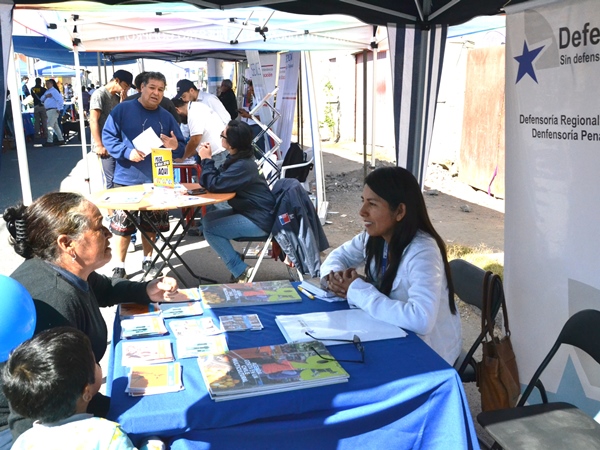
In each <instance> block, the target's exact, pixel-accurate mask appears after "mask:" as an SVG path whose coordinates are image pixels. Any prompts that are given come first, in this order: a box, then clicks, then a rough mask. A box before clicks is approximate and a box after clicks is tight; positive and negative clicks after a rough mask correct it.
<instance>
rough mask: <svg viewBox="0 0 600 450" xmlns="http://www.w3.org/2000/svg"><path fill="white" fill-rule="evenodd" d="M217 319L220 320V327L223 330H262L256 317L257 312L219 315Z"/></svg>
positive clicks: (261, 325)
mask: <svg viewBox="0 0 600 450" xmlns="http://www.w3.org/2000/svg"><path fill="white" fill-rule="evenodd" d="M219 321H220V322H221V329H222V330H223V331H245V330H262V329H263V328H264V327H263V324H262V323H261V321H260V319H259V318H258V314H238V315H234V316H221V317H220V318H219Z"/></svg>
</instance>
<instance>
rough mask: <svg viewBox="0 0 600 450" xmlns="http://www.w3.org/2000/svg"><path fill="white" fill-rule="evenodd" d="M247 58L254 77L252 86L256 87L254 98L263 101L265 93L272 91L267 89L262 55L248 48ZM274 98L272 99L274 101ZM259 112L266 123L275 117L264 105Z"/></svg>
mask: <svg viewBox="0 0 600 450" xmlns="http://www.w3.org/2000/svg"><path fill="white" fill-rule="evenodd" d="M246 59H247V60H248V67H249V70H250V78H251V79H252V86H253V87H254V98H255V99H256V101H257V102H259V101H261V100H262V99H263V98H264V97H265V95H267V94H268V93H269V92H270V91H267V86H266V83H265V79H264V77H263V71H262V66H261V64H260V57H259V56H258V51H256V50H246ZM272 101H273V99H271V100H270V102H272ZM259 111H260V112H259V113H258V115H259V116H260V121H261V122H262V123H264V124H265V125H268V124H269V122H271V120H272V119H273V114H272V113H271V110H270V109H269V108H267V107H262V108H261V109H260V110H259Z"/></svg>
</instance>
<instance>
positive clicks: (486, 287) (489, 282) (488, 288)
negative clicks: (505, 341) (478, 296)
mask: <svg viewBox="0 0 600 450" xmlns="http://www.w3.org/2000/svg"><path fill="white" fill-rule="evenodd" d="M495 295H498V296H499V298H500V302H501V307H502V316H503V317H504V330H505V332H506V336H510V328H509V326H508V314H507V311H506V299H505V297H504V288H503V285H502V279H501V278H500V277H499V276H498V275H496V274H494V273H492V272H490V271H488V272H486V273H485V276H484V279H483V309H482V311H481V329H482V332H484V331H485V332H487V334H489V335H490V337H494V320H492V310H493V302H494V297H495Z"/></svg>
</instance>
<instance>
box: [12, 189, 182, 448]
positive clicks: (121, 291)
mask: <svg viewBox="0 0 600 450" xmlns="http://www.w3.org/2000/svg"><path fill="white" fill-rule="evenodd" d="M4 220H5V221H6V223H7V229H8V230H9V232H10V234H11V236H12V238H11V245H13V247H14V249H15V251H16V252H17V254H19V255H20V256H22V257H23V258H25V261H24V262H23V263H22V264H21V265H20V266H19V267H18V268H17V269H16V270H15V271H14V272H13V273H12V275H11V277H12V278H14V279H15V280H17V281H18V282H20V283H21V284H22V285H23V286H24V287H25V288H26V289H27V290H28V291H29V293H30V294H31V296H32V298H33V301H34V304H35V309H36V316H37V322H36V329H35V334H37V333H39V332H41V331H43V330H46V329H48V328H53V327H57V326H71V327H74V328H77V329H79V330H81V331H83V332H84V333H85V334H86V335H87V336H88V337H89V338H90V341H91V344H92V350H93V352H94V356H95V357H96V361H100V360H101V359H102V357H103V356H104V353H105V351H106V343H107V341H108V332H107V328H106V323H105V322H104V319H103V317H102V314H101V312H100V307H101V306H112V305H115V304H118V303H125V302H137V303H150V302H159V301H162V302H164V301H169V300H170V299H171V297H172V296H174V295H175V294H176V293H177V282H176V281H175V280H174V279H173V278H162V279H156V280H153V281H150V282H147V283H136V282H131V281H127V280H118V281H113V280H111V279H110V278H108V277H106V276H104V275H100V274H98V273H96V272H95V271H96V269H99V268H100V267H102V266H104V265H105V264H106V263H108V262H109V261H110V259H111V249H110V242H109V239H110V237H111V236H112V234H111V233H110V231H108V229H107V228H106V227H104V226H103V225H102V215H101V214H100V211H99V210H98V208H97V207H96V206H95V205H94V204H92V203H90V202H89V201H88V200H86V199H85V198H84V197H82V196H81V195H79V194H74V193H67V192H53V193H50V194H46V195H44V196H42V197H40V198H39V199H37V200H36V201H35V202H33V203H32V204H31V205H30V206H29V207H25V206H22V205H21V206H16V207H11V208H8V209H7V210H6V211H5V212H4ZM2 400H3V399H0V430H1V429H2V427H3V426H6V424H7V414H8V413H7V411H6V405H5V404H4V405H3V404H2V403H3V401H2ZM96 400H97V401H96V402H94V401H92V402H91V403H90V405H89V407H88V412H92V413H96V415H102V414H106V412H108V401H107V400H108V399H106V398H104V399H102V398H98V399H96ZM8 421H9V422H10V423H9V424H8V425H10V428H11V429H12V431H13V437H15V438H16V437H17V436H18V435H19V434H20V433H22V432H23V431H25V430H27V429H28V428H30V427H31V421H29V420H25V419H22V418H20V417H19V418H17V417H15V416H13V415H11V416H10V417H9V418H8Z"/></svg>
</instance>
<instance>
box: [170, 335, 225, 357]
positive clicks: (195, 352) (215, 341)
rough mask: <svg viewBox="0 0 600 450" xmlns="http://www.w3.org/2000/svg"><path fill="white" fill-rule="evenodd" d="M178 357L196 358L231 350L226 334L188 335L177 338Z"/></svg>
mask: <svg viewBox="0 0 600 450" xmlns="http://www.w3.org/2000/svg"><path fill="white" fill-rule="evenodd" d="M175 348H176V349H177V359H182V358H196V357H198V356H201V355H218V354H220V353H225V352H227V351H228V350H229V348H228V347H227V340H226V339H225V336H224V335H222V334H220V335H217V336H188V337H181V338H177V339H176V340H175Z"/></svg>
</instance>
